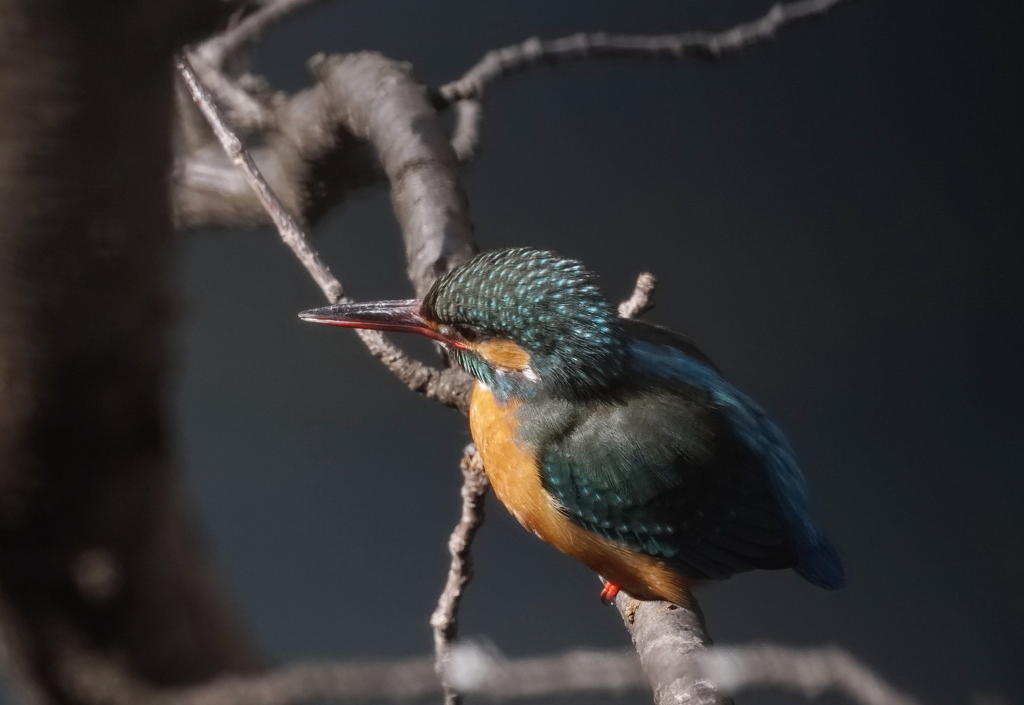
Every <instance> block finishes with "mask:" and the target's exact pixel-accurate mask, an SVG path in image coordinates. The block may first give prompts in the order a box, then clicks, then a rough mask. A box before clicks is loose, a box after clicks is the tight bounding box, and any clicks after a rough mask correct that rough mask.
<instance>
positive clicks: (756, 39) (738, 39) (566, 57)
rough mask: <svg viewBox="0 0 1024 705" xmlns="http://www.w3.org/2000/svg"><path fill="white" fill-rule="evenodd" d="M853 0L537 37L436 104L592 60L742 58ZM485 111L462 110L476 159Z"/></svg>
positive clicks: (497, 53)
mask: <svg viewBox="0 0 1024 705" xmlns="http://www.w3.org/2000/svg"><path fill="white" fill-rule="evenodd" d="M850 1H851V0H798V1H797V2H791V3H787V4H782V3H779V4H776V5H773V6H772V8H771V9H770V10H769V11H768V13H767V14H765V15H764V16H763V17H761V18H759V19H756V20H754V21H752V22H746V23H744V24H740V25H736V26H735V27H732V28H730V29H727V30H725V31H723V32H702V31H696V32H682V33H678V34H658V35H643V34H608V33H606V32H595V33H592V34H585V33H580V34H573V35H571V36H568V37H561V38H559V39H549V40H542V39H538V38H537V37H531V38H530V39H527V40H526V41H524V42H522V43H520V44H514V45H512V46H507V47H504V48H501V49H495V50H493V51H489V52H487V53H486V54H484V56H483V58H482V59H481V60H480V61H479V62H478V63H477V64H476V65H475V66H473V67H472V68H471V69H470V70H469V71H467V72H466V73H465V75H463V76H462V78H460V79H458V80H456V81H452V82H451V83H448V84H446V85H444V86H442V87H441V88H440V90H439V91H438V93H437V95H436V96H435V100H436V103H437V104H438V105H439V107H440V106H443V105H444V104H452V103H459V102H462V101H466V100H476V101H479V100H480V99H481V98H482V97H483V94H484V89H485V88H486V86H487V84H488V83H491V82H492V81H494V80H495V79H497V78H501V77H503V76H507V75H509V74H511V73H515V72H517V71H522V70H524V69H527V68H530V67H533V66H538V65H540V64H557V63H567V62H570V61H580V60H583V59H591V58H599V57H600V58H630V59H683V58H686V57H689V56H692V57H698V58H702V59H710V60H717V59H721V58H724V57H726V56H729V55H731V54H736V53H738V52H740V51H742V50H744V49H746V48H748V47H750V46H753V45H754V44H758V43H761V42H764V41H767V40H769V39H772V38H774V37H775V33H776V32H777V31H778V30H779V29H781V28H782V27H784V26H786V25H790V24H795V23H797V22H800V21H803V20H808V19H812V18H815V17H820V16H821V15H824V14H825V13H826V12H828V11H829V10H831V9H832V8H833V7H835V6H836V5H839V4H841V3H844V2H850ZM481 113H482V111H481V110H479V109H474V110H465V111H462V110H460V111H459V112H458V115H457V122H456V128H455V134H456V135H457V136H458V138H459V141H458V147H457V149H456V151H457V152H458V153H459V154H460V156H461V155H463V154H466V155H469V156H471V155H472V153H473V151H474V149H475V147H476V138H477V135H478V133H479V126H478V123H479V121H480V118H481Z"/></svg>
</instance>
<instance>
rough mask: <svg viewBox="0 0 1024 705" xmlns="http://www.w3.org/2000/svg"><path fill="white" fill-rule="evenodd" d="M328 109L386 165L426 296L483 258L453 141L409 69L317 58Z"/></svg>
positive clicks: (410, 268)
mask: <svg viewBox="0 0 1024 705" xmlns="http://www.w3.org/2000/svg"><path fill="white" fill-rule="evenodd" d="M310 65H311V67H312V69H313V73H314V74H315V75H316V76H317V78H318V79H319V80H320V82H321V83H322V84H323V85H324V86H325V88H326V90H327V92H328V94H329V95H330V96H331V100H330V101H329V105H330V106H331V108H332V109H333V110H335V111H337V114H338V116H339V117H340V118H341V120H342V121H343V123H344V125H345V126H346V127H347V128H348V129H349V130H350V131H351V132H352V134H354V135H355V136H356V137H358V138H361V139H364V140H366V141H367V142H369V143H370V145H371V146H372V147H373V148H374V151H375V152H376V154H377V155H378V156H379V158H380V162H381V165H382V166H383V168H384V171H385V173H386V174H387V176H388V180H389V181H390V182H391V202H392V204H393V205H394V209H395V215H396V216H398V222H399V224H400V225H401V226H402V235H403V238H404V239H405V256H406V263H407V274H408V276H409V280H410V281H411V282H412V283H413V286H414V287H415V289H416V295H417V296H423V295H424V294H426V292H427V291H428V290H429V289H430V286H431V285H432V284H433V283H434V281H435V280H436V279H437V277H439V276H440V275H442V274H444V273H445V272H447V271H448V270H450V269H452V268H454V267H455V266H457V265H459V264H461V263H462V262H464V261H466V260H467V259H469V258H470V257H472V256H473V255H474V254H475V253H476V245H475V244H474V242H473V227H472V225H471V223H470V220H469V213H468V208H467V206H466V198H465V195H464V194H463V192H462V189H461V187H460V186H459V163H458V159H457V158H456V157H455V153H454V152H453V151H452V148H451V145H450V144H449V138H448V134H447V132H446V131H445V129H444V128H443V126H442V125H441V123H440V121H439V120H438V119H437V112H436V110H435V109H434V108H433V106H431V104H430V102H429V100H428V99H427V91H426V89H425V88H424V87H423V86H422V85H421V84H419V83H418V82H416V80H415V79H414V78H413V76H412V68H411V67H410V66H409V65H408V64H403V63H399V62H396V61H392V60H390V59H387V58H385V57H384V56H381V55H380V54H375V53H370V52H364V53H360V54H352V55H348V56H332V57H314V58H313V59H312V60H311V62H310Z"/></svg>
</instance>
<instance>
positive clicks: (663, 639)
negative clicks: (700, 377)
mask: <svg viewBox="0 0 1024 705" xmlns="http://www.w3.org/2000/svg"><path fill="white" fill-rule="evenodd" d="M656 283H657V280H656V279H655V278H654V275H652V274H649V273H647V272H643V273H641V274H640V276H638V277H637V280H636V286H635V287H634V289H633V293H632V294H631V295H630V297H629V298H628V299H626V300H625V301H623V302H622V303H620V304H619V315H620V316H622V317H623V318H636V317H637V316H639V315H641V314H642V313H644V312H645V311H649V310H650V309H651V307H653V306H654V288H655V285H656ZM615 607H616V608H617V609H618V610H619V614H621V615H622V620H623V622H624V624H625V626H626V630H627V631H628V632H629V636H630V638H631V639H632V640H633V646H635V647H636V652H637V654H638V655H639V656H640V664H641V666H642V667H643V670H644V672H645V673H646V674H647V678H648V680H649V681H650V684H651V689H652V690H653V691H654V702H655V704H656V705H669V704H670V703H683V702H686V703H690V704H691V705H728V704H729V703H730V700H729V698H728V697H726V696H725V695H724V694H723V693H722V692H719V690H718V689H717V688H716V687H715V684H714V683H712V682H711V681H709V680H708V679H706V678H702V677H701V675H700V673H698V672H696V671H695V670H694V669H693V668H692V667H691V666H690V664H691V661H692V659H691V658H690V657H691V656H692V655H696V654H700V653H703V652H706V650H707V649H708V648H709V647H710V646H711V637H710V636H708V633H707V630H706V629H705V627H704V615H703V614H702V613H701V611H700V606H699V605H698V604H697V601H696V600H694V601H693V604H692V605H689V606H685V607H684V606H680V605H673V604H670V603H668V602H662V601H660V600H645V601H641V600H636V599H634V598H633V597H631V596H630V595H627V594H626V593H624V592H620V593H619V594H618V596H617V597H616V598H615Z"/></svg>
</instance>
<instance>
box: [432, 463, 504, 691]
mask: <svg viewBox="0 0 1024 705" xmlns="http://www.w3.org/2000/svg"><path fill="white" fill-rule="evenodd" d="M459 467H460V469H461V470H462V477H463V482H462V491H461V493H460V494H461V495H462V512H461V514H460V516H459V523H458V524H457V525H456V526H455V530H454V531H452V535H451V538H449V539H448V553H449V554H451V557H452V561H451V565H450V566H449V568H448V578H447V580H446V581H445V586H444V590H443V591H442V592H441V596H440V598H438V600H437V609H435V610H434V614H432V615H431V617H430V626H431V628H432V629H433V630H434V668H435V670H436V671H437V674H438V676H439V677H440V679H441V683H442V684H443V686H444V701H445V705H458V703H459V702H461V698H460V696H459V694H458V691H457V689H456V688H454V687H453V686H452V684H451V683H450V682H449V679H448V678H447V675H446V668H447V666H448V663H449V660H450V659H449V652H450V649H451V644H452V642H453V641H454V640H455V638H456V637H457V636H458V629H459V605H460V604H461V603H462V591H463V589H464V588H465V587H466V585H467V584H468V583H469V581H470V580H472V579H473V556H472V553H471V551H472V548H473V538H474V537H475V536H476V532H477V531H478V530H479V529H480V527H481V526H482V525H483V523H484V506H485V503H486V500H487V490H488V489H489V488H490V483H489V482H488V481H487V475H486V474H484V464H483V461H482V460H481V459H480V456H479V455H478V454H477V452H476V447H475V446H472V445H470V446H469V447H468V448H466V452H465V454H464V455H463V456H462V462H461V463H460V464H459Z"/></svg>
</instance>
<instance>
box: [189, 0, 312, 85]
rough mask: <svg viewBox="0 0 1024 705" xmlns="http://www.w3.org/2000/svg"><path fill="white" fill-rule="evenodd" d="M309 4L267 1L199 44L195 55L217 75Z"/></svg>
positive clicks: (308, 0)
mask: <svg viewBox="0 0 1024 705" xmlns="http://www.w3.org/2000/svg"><path fill="white" fill-rule="evenodd" d="M312 2H314V0H269V1H268V2H266V3H265V4H264V5H263V6H262V7H261V8H260V9H258V10H256V11H255V12H253V13H252V14H251V15H249V16H248V17H245V18H243V19H242V20H241V21H240V22H238V23H237V24H235V25H234V26H233V27H229V28H228V29H226V30H224V31H223V32H221V33H220V34H218V35H216V36H214V37H213V38H211V39H207V40H206V41H205V42H203V43H202V44H200V45H199V46H198V47H196V49H195V53H196V55H197V56H199V57H200V58H201V59H202V60H203V61H204V62H205V63H206V64H207V65H208V66H210V67H211V68H212V69H214V70H217V71H219V70H221V69H223V68H224V63H225V62H226V61H227V60H228V58H230V57H231V56H234V55H235V54H237V53H238V52H240V51H241V50H242V49H244V48H246V47H247V46H248V45H249V44H251V43H252V42H254V41H256V40H257V39H259V37H260V35H261V34H263V33H264V32H265V31H267V29H269V28H270V26H271V25H273V24H274V23H276V22H278V21H280V20H281V19H282V18H284V17H285V16H287V15H289V14H291V13H293V12H295V11H296V10H298V9H300V8H303V7H305V6H307V5H309V4H311V3H312Z"/></svg>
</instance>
